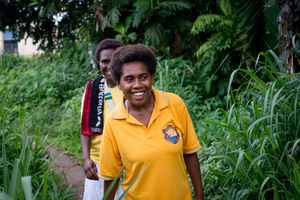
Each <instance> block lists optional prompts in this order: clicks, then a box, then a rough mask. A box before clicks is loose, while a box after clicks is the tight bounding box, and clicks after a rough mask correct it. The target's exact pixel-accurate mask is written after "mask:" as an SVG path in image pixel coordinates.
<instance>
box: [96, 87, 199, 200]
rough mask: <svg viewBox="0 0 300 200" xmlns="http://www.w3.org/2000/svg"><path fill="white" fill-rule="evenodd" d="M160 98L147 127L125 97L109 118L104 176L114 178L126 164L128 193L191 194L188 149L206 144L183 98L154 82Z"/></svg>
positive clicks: (102, 155)
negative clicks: (198, 136) (126, 105)
mask: <svg viewBox="0 0 300 200" xmlns="http://www.w3.org/2000/svg"><path fill="white" fill-rule="evenodd" d="M152 91H153V94H154V97H155V104H154V108H153V112H152V115H151V118H150V121H149V125H148V127H145V126H144V125H143V124H142V123H140V122H139V121H138V120H136V119H135V118H134V117H133V116H132V115H130V114H129V113H128V111H127V110H126V108H125V106H124V101H125V100H126V99H125V97H123V101H120V102H119V104H118V105H117V106H116V107H115V109H114V110H113V112H111V113H110V114H109V115H108V117H107V118H106V123H105V128H104V133H103V138H102V142H101V149H105V151H101V152H100V170H99V173H100V178H102V179H104V180H113V179H114V178H115V177H116V176H117V174H118V172H119V171H120V170H121V169H122V167H123V166H125V175H124V180H123V182H122V184H121V186H122V188H123V190H124V191H125V190H126V189H127V188H128V186H129V185H130V184H131V183H132V182H133V181H134V179H135V178H137V177H138V175H139V174H140V173H142V174H141V176H140V177H139V178H138V179H137V181H136V182H135V183H134V184H133V186H132V187H131V188H130V189H129V192H128V193H127V195H126V196H125V199H141V200H144V199H153V200H157V199H164V200H165V199H172V200H176V199H178V200H183V199H192V195H191V190H190V187H189V183H188V178H187V174H186V168H185V162H184V158H183V154H190V153H194V152H197V151H198V150H199V149H200V148H201V146H200V144H199V141H198V139H197V136H196V133H195V130H194V126H193V123H192V121H191V118H190V116H189V113H188V111H187V108H186V106H185V104H184V102H183V101H182V99H181V98H180V97H179V96H177V95H176V94H172V93H165V92H160V91H158V90H156V89H154V88H152Z"/></svg>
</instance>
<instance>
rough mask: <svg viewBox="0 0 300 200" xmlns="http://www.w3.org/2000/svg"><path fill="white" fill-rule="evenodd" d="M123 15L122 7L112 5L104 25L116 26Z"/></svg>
mask: <svg viewBox="0 0 300 200" xmlns="http://www.w3.org/2000/svg"><path fill="white" fill-rule="evenodd" d="M120 16H121V12H120V9H119V8H117V7H112V8H111V9H109V10H108V12H107V15H106V16H105V17H104V21H103V24H104V27H106V26H116V25H117V23H118V22H119V19H120Z"/></svg>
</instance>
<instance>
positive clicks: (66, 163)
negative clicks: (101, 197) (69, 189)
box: [49, 146, 85, 200]
mask: <svg viewBox="0 0 300 200" xmlns="http://www.w3.org/2000/svg"><path fill="white" fill-rule="evenodd" d="M49 151H50V155H51V158H53V157H54V156H55V155H57V154H59V153H61V151H59V150H57V149H55V148H54V147H52V146H50V147H49ZM52 167H53V169H54V170H57V171H58V172H59V173H60V174H63V173H65V175H66V179H67V181H68V184H69V185H72V186H73V188H74V189H75V198H76V200H82V195H83V190H84V178H85V175H84V172H83V167H82V166H81V165H79V164H78V163H76V162H75V161H74V160H73V159H72V157H71V156H68V155H65V154H63V155H61V156H60V157H59V158H58V159H57V160H56V161H55V162H54V163H53V165H52Z"/></svg>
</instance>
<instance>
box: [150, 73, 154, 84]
mask: <svg viewBox="0 0 300 200" xmlns="http://www.w3.org/2000/svg"><path fill="white" fill-rule="evenodd" d="M150 76H151V85H153V84H154V74H151V75H150Z"/></svg>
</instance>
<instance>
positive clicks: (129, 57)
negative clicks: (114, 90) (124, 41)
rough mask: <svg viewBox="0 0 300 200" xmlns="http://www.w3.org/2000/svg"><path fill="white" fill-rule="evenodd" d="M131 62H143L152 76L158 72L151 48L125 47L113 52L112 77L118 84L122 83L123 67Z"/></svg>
mask: <svg viewBox="0 0 300 200" xmlns="http://www.w3.org/2000/svg"><path fill="white" fill-rule="evenodd" d="M131 62H142V63H143V64H144V65H145V66H146V67H147V69H148V71H149V73H150V74H151V75H153V74H155V72H156V65H157V60H156V56H155V53H154V52H153V51H152V50H151V49H150V48H149V47H146V46H144V45H128V46H123V47H120V48H118V49H117V50H116V51H115V52H113V54H112V60H111V63H110V67H111V75H112V77H113V78H114V79H115V80H116V81H117V82H120V77H121V74H122V68H123V65H124V64H126V63H131Z"/></svg>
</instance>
